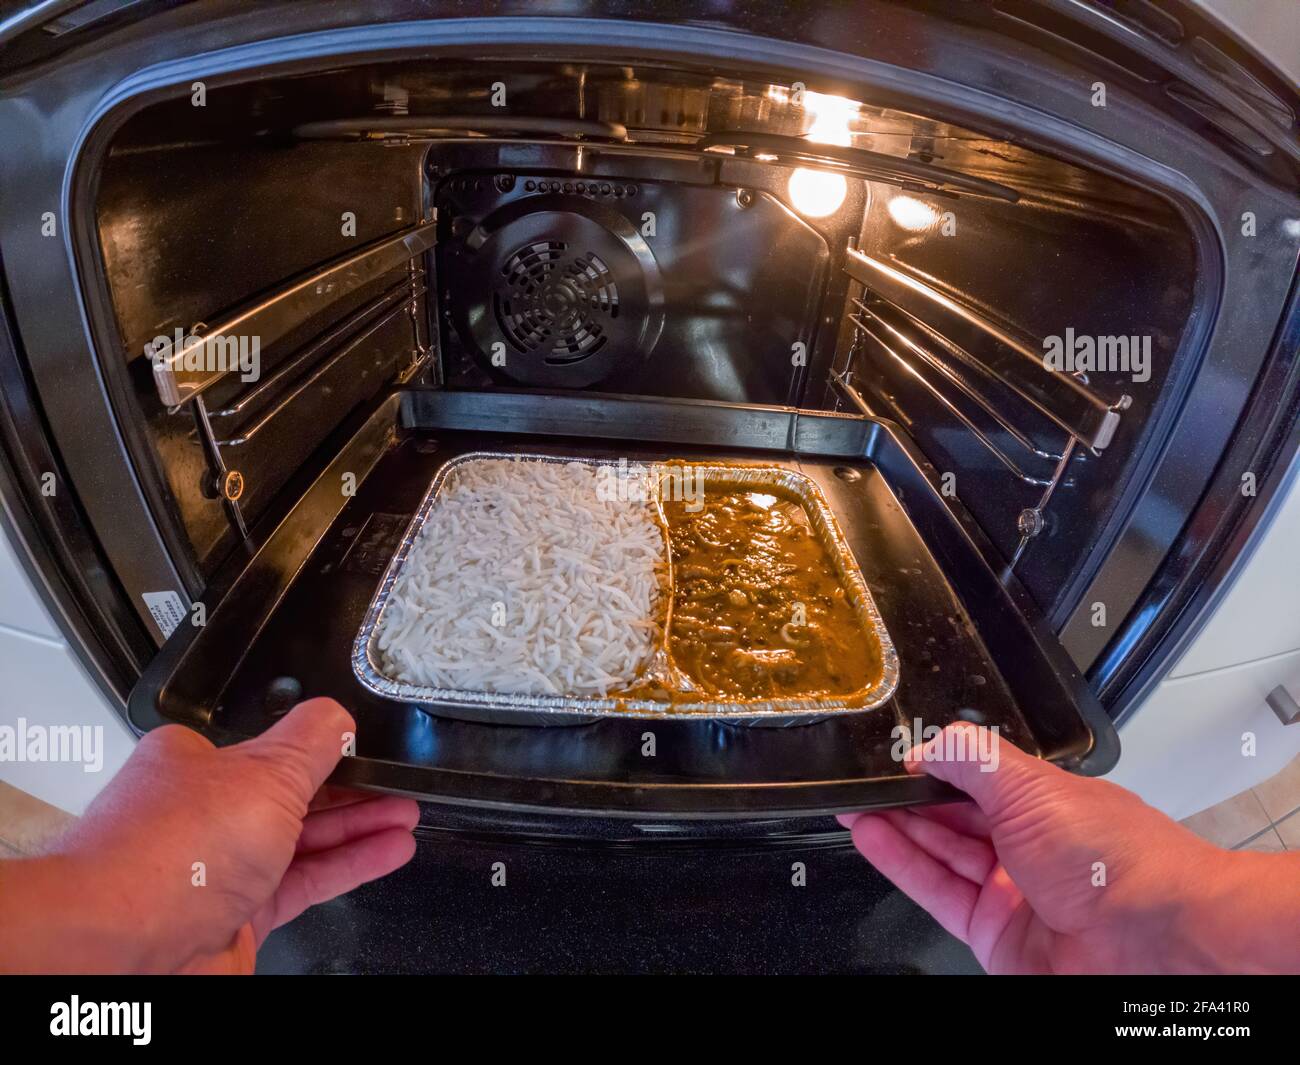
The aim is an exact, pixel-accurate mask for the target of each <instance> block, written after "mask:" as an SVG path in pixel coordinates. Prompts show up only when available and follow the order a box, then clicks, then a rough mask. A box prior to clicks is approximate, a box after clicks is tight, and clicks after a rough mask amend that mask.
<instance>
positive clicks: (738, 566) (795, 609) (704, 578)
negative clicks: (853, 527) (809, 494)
mask: <svg viewBox="0 0 1300 1065" xmlns="http://www.w3.org/2000/svg"><path fill="white" fill-rule="evenodd" d="M664 515H665V517H666V519H667V522H668V540H669V545H670V548H671V551H672V558H673V593H672V595H673V605H672V617H671V621H670V624H669V630H668V651H669V654H670V656H671V659H672V662H673V664H674V665H675V666H676V668H677V669H678V670H680V671H681V672H682V673H684V674H686V676H688V677H689V678H690V679H691V680H692V681H693V682H694V684H695V686H696V687H697V688H698V689H699V690H700V691H703V692H706V693H708V694H710V695H715V696H718V697H721V698H733V699H764V698H780V697H783V696H810V695H832V696H851V695H853V694H854V693H857V692H862V691H865V690H866V689H869V688H871V687H873V686H874V685H875V684H876V683H877V682H878V681H879V680H880V678H881V674H882V663H881V658H880V649H879V646H878V644H877V642H876V640H875V639H873V638H872V637H871V636H870V635H869V634H868V633H867V632H866V630H865V629H864V628H863V625H862V623H861V621H860V620H859V618H858V614H857V612H856V611H855V609H854V607H853V605H852V603H851V602H850V600H849V596H848V593H847V592H846V590H845V588H844V585H843V582H842V581H841V580H840V576H839V574H838V572H837V571H836V569H835V565H834V563H833V561H832V560H831V557H830V555H829V554H828V552H827V550H826V548H825V547H824V546H823V545H822V543H821V541H820V540H819V539H818V537H817V535H816V533H815V532H814V531H813V529H812V528H811V526H810V524H809V520H808V515H807V514H806V513H805V511H804V509H803V506H802V505H801V504H800V503H799V502H797V501H796V500H794V499H789V498H784V497H782V496H780V495H776V494H773V493H771V492H752V491H751V492H736V493H734V494H722V493H721V492H715V491H709V492H707V493H706V494H705V496H704V499H703V500H702V501H697V502H695V503H688V502H686V501H679V500H669V501H665V503H664Z"/></svg>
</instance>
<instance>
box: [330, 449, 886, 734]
mask: <svg viewBox="0 0 1300 1065" xmlns="http://www.w3.org/2000/svg"><path fill="white" fill-rule="evenodd" d="M485 460H505V461H517V462H546V463H566V464H567V463H577V464H579V465H583V466H592V467H602V466H604V467H614V466H617V465H618V464H619V462H620V461H626V460H616V459H610V458H591V457H587V456H579V455H555V454H528V453H523V454H521V453H518V452H499V451H495V452H494V451H475V452H470V453H468V454H464V455H461V456H459V457H457V458H455V459H453V460H451V461H449V462H447V463H445V464H444V465H443V466H441V467H440V468H439V469H438V471H437V473H436V474H435V476H434V478H433V481H432V483H431V484H430V486H429V490H428V492H427V493H426V494H425V497H424V499H423V500H422V501H421V503H420V506H419V509H418V510H417V511H416V513H415V516H414V517H413V518H412V520H411V523H410V524H409V525H408V526H407V528H406V531H405V533H404V534H403V536H402V539H401V542H400V545H399V547H398V549H397V552H396V553H395V554H394V556H393V558H392V561H391V562H390V563H389V565H388V567H387V569H386V570H385V572H384V575H383V578H382V579H381V580H380V583H379V587H378V589H377V590H376V592H375V596H374V598H373V600H372V601H371V603H370V607H369V609H368V610H367V611H366V614H365V619H364V621H363V622H362V625H361V629H360V632H359V633H358V634H357V638H356V641H355V643H354V644H353V650H352V667H353V671H354V673H355V674H356V677H357V679H358V681H360V683H361V684H362V686H363V687H365V688H367V689H368V690H369V691H371V692H373V693H374V694H375V695H378V696H380V697H381V698H385V699H392V700H395V701H398V702H402V703H407V704H413V705H416V706H418V707H420V708H422V709H425V710H428V711H430V712H432V713H444V714H448V715H449V716H453V717H467V718H468V719H469V720H474V721H489V722H491V721H496V722H499V723H502V724H543V725H545V724H585V723H588V722H592V721H596V720H599V719H601V718H603V717H631V718H672V719H679V720H682V719H686V720H689V719H709V720H718V721H726V722H729V723H731V724H749V725H758V726H762V725H767V726H779V727H784V726H789V725H798V724H812V723H813V722H817V721H823V720H825V719H826V718H827V717H830V716H833V715H837V714H849V713H863V712H865V711H869V710H873V709H875V708H876V707H878V706H880V705H882V704H883V703H885V702H886V701H887V700H888V699H889V698H890V696H891V695H893V693H894V689H895V688H896V687H897V686H898V678H899V664H898V655H897V653H896V652H895V650H894V645H893V641H892V640H891V639H890V637H889V632H888V630H887V629H886V628H885V624H884V621H883V620H882V619H881V616H880V612H879V610H878V609H877V608H876V604H875V601H874V599H873V598H872V596H871V590H870V588H869V587H868V586H867V582H866V581H865V579H864V578H863V576H862V572H861V570H860V569H859V567H858V564H857V562H856V560H855V559H854V557H853V552H852V550H851V549H850V548H849V545H848V543H847V542H846V540H845V537H844V533H843V532H842V530H841V529H840V526H839V523H838V522H837V521H836V519H835V515H834V513H833V512H832V510H831V508H830V505H829V504H828V503H827V502H826V499H825V497H824V496H823V495H822V493H821V491H820V490H819V489H818V487H817V485H816V484H815V483H814V482H813V481H812V480H810V479H809V478H808V477H805V476H804V475H803V474H801V473H798V472H796V471H794V470H790V469H785V468H782V467H779V466H771V465H764V464H750V463H720V464H719V463H715V464H708V463H699V462H685V461H667V462H639V463H637V467H638V468H639V469H643V470H644V471H646V474H647V475H648V477H649V479H650V482H651V487H652V499H651V501H650V502H651V505H652V506H653V507H654V508H655V511H656V515H657V518H658V521H659V524H660V526H661V527H662V528H663V529H664V531H665V540H666V520H665V518H664V515H663V509H662V499H663V492H664V486H665V484H670V483H671V482H672V480H673V478H674V477H676V478H680V477H681V476H683V471H686V470H689V471H690V474H691V476H692V477H694V478H698V479H699V480H700V481H701V482H702V484H703V486H704V487H705V489H706V490H707V491H715V492H716V491H723V492H737V491H756V490H760V489H761V490H767V491H774V492H776V493H778V494H780V495H783V496H785V497H787V498H790V499H792V500H794V501H795V502H797V503H798V504H799V505H800V506H801V507H802V508H803V510H804V513H805V514H806V515H807V516H808V519H809V526H810V528H811V530H812V532H813V534H814V535H815V536H816V537H817V539H818V540H819V541H820V542H821V544H822V546H823V548H825V550H826V552H827V555H828V556H829V557H830V559H831V561H832V564H833V565H834V567H835V572H836V576H837V577H838V578H839V580H840V582H841V584H842V585H843V586H844V589H845V592H846V594H847V596H848V599H849V602H850V603H851V605H852V606H853V609H854V612H855V614H856V615H857V618H858V621H859V623H860V624H861V626H862V629H863V632H864V634H865V635H866V637H867V639H869V640H872V641H873V642H874V644H875V650H876V653H877V654H878V656H879V659H880V663H881V674H880V678H879V680H878V681H877V682H876V683H875V684H873V685H872V686H871V687H870V688H869V689H866V690H863V691H858V692H854V693H851V694H848V695H845V696H806V697H792V696H787V697H782V698H778V699H725V700H720V699H708V698H704V697H703V694H702V693H701V697H700V698H698V699H696V698H691V697H690V694H691V693H690V682H689V680H688V679H687V678H685V677H684V676H683V675H682V674H681V672H680V671H678V670H676V668H675V667H674V666H673V664H672V663H671V661H670V658H669V655H668V653H667V648H666V641H667V631H668V627H669V625H670V623H671V610H672V596H671V594H669V595H668V596H667V600H666V603H667V605H666V612H665V616H664V618H663V619H662V620H663V624H662V625H661V627H660V632H659V638H660V646H659V648H658V649H657V651H656V654H655V657H654V659H653V660H652V662H651V664H650V666H649V667H648V668H647V669H646V670H644V671H643V673H642V674H641V675H640V676H639V677H638V678H637V681H636V682H634V684H640V683H644V682H645V681H646V680H648V679H652V678H653V679H658V680H661V681H665V680H666V681H667V682H668V683H669V686H670V687H671V688H673V689H676V690H677V691H678V692H679V696H678V698H676V699H674V700H672V701H671V702H670V701H667V700H658V699H649V698H637V697H632V696H629V695H624V694H619V693H611V694H610V695H606V696H584V695H525V694H516V693H505V692H488V691H476V690H461V689H451V688H434V687H427V686H423V685H417V684H411V683H409V682H406V681H400V680H397V679H395V678H393V677H390V676H387V675H386V674H385V673H384V671H383V668H382V666H381V664H380V663H381V658H380V653H379V649H378V645H377V641H378V634H379V625H380V619H381V618H382V617H383V613H384V610H385V609H386V607H387V605H388V601H389V598H390V597H391V594H392V592H393V589H394V587H395V586H396V584H397V581H398V579H399V578H400V576H401V574H402V571H403V569H404V567H405V565H406V560H407V558H408V557H409V555H410V553H411V550H412V548H413V547H414V546H415V544H416V542H417V541H418V540H419V538H420V535H421V533H422V532H423V530H424V526H425V523H426V522H427V521H428V519H429V517H430V515H431V514H432V513H433V512H434V510H435V508H436V507H437V505H438V498H439V494H440V493H441V491H442V490H443V488H444V487H446V486H447V485H448V483H449V482H450V480H451V478H452V477H454V476H455V474H456V472H457V471H458V470H460V469H461V468H462V467H464V466H465V465H467V464H469V463H473V462H481V461H485ZM665 551H666V553H667V560H668V587H669V589H671V588H672V587H674V584H673V559H672V554H671V551H670V550H669V549H668V546H667V543H666V542H665ZM682 694H684V695H685V696H686V697H685V698H682Z"/></svg>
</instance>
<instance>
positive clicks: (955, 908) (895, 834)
mask: <svg viewBox="0 0 1300 1065" xmlns="http://www.w3.org/2000/svg"><path fill="white" fill-rule="evenodd" d="M853 845H854V846H855V847H856V848H857V849H858V852H859V853H860V854H861V855H862V856H863V857H864V858H866V859H867V861H869V862H870V863H871V864H872V865H873V866H875V867H876V868H877V869H878V870H879V871H880V872H881V873H882V874H883V875H884V876H886V877H888V878H889V880H891V881H892V882H893V883H894V885H895V886H896V887H898V889H899V890H900V891H902V892H903V893H904V894H906V895H907V896H908V897H909V898H911V899H912V900H913V901H914V902H916V903H917V904H918V905H920V906H921V907H922V908H924V909H925V910H926V911H928V912H929V914H930V915H931V916H932V917H933V918H934V919H935V920H936V921H938V922H939V924H940V925H942V926H943V927H944V928H945V929H946V930H947V931H949V932H951V933H952V934H953V935H954V936H956V937H957V938H958V939H960V940H961V941H962V942H963V943H964V942H966V937H967V934H968V932H969V929H970V919H971V914H972V913H973V912H974V910H975V903H976V901H977V900H978V898H979V890H978V889H977V888H976V887H975V885H974V884H972V883H971V882H970V881H969V880H966V879H965V878H964V877H960V876H958V875H957V874H956V873H954V872H953V871H952V870H950V869H948V868H946V867H945V866H944V865H942V864H941V863H939V862H937V861H935V860H934V859H933V858H932V857H930V855H928V854H926V853H925V851H924V850H922V849H921V848H920V847H918V846H917V845H916V844H915V843H913V842H912V841H911V840H910V839H908V838H907V837H906V836H905V835H903V833H901V832H900V831H899V830H898V829H897V828H895V827H894V826H893V825H891V824H890V823H889V821H888V820H887V819H886V818H884V817H882V816H880V815H879V814H864V815H863V816H861V817H859V818H858V819H857V821H855V822H854V824H853Z"/></svg>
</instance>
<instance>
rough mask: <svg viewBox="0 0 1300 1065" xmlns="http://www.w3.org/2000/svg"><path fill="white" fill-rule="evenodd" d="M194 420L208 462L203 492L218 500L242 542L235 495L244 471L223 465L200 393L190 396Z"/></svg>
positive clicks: (245, 536) (244, 534) (243, 533)
mask: <svg viewBox="0 0 1300 1065" xmlns="http://www.w3.org/2000/svg"><path fill="white" fill-rule="evenodd" d="M193 405H194V424H195V426H196V427H197V429H198V435H199V445H200V446H201V447H202V448H203V457H204V458H205V459H206V460H207V463H208V483H207V484H206V485H205V486H204V487H205V488H206V489H207V491H205V492H204V495H211V496H213V497H215V498H217V499H220V500H221V507H222V509H223V510H224V511H225V512H226V518H227V520H228V521H229V522H230V524H231V526H232V527H233V528H234V529H235V531H236V532H237V533H239V536H240V539H241V540H243V541H244V543H245V544H248V543H250V541H249V539H248V525H247V523H245V521H244V514H243V511H242V510H240V508H239V499H240V497H241V496H242V495H243V494H244V488H245V483H244V475H243V474H242V473H240V472H239V471H238V470H231V469H227V467H226V462H225V460H224V459H223V458H222V457H221V448H220V446H219V445H218V444H217V437H216V434H215V433H213V431H212V422H211V421H210V420H209V418H208V408H207V405H206V404H205V403H204V402H203V397H202V396H195V397H194V404H193Z"/></svg>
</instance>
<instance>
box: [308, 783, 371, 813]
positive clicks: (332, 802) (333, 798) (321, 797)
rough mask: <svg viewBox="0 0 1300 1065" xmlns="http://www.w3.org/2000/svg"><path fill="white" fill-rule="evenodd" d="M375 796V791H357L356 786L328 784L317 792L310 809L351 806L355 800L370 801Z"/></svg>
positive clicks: (331, 808)
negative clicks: (343, 786)
mask: <svg viewBox="0 0 1300 1065" xmlns="http://www.w3.org/2000/svg"><path fill="white" fill-rule="evenodd" d="M374 797H375V793H374V792H373V791H357V789H356V788H340V787H338V786H337V785H335V784H326V785H324V786H323V787H322V788H321V789H320V791H318V792H316V796H315V798H313V799H312V801H311V805H310V806H309V807H308V809H309V810H312V811H315V810H333V809H335V808H336V807H339V806H350V805H351V804H352V803H355V802H369V801H370V800H371V799H373V798H374Z"/></svg>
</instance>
